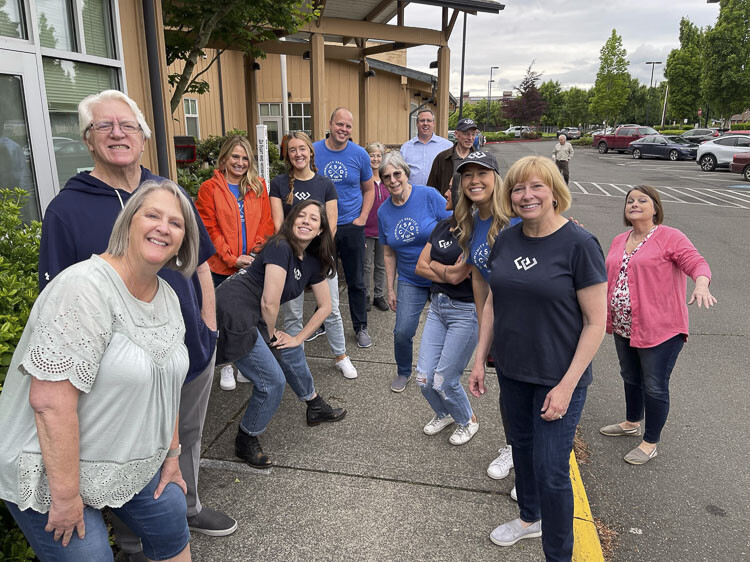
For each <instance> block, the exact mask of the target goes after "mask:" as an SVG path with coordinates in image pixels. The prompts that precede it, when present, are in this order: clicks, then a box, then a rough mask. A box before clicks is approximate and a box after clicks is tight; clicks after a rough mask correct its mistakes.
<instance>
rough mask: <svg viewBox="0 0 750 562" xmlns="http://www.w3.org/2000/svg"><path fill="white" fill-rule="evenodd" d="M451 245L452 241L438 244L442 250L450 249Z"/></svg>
mask: <svg viewBox="0 0 750 562" xmlns="http://www.w3.org/2000/svg"><path fill="white" fill-rule="evenodd" d="M452 245H453V240H440V241H439V242H438V246H440V247H441V248H442V249H443V250H445V249H446V248H450V247H451V246H452Z"/></svg>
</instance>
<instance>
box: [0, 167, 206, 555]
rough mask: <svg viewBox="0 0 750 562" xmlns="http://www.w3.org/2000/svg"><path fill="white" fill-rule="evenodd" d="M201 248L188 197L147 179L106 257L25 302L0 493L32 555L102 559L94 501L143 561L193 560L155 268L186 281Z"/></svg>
mask: <svg viewBox="0 0 750 562" xmlns="http://www.w3.org/2000/svg"><path fill="white" fill-rule="evenodd" d="M198 244H199V237H198V224H197V221H196V218H195V215H194V213H193V209H192V206H191V204H190V201H189V200H188V198H187V197H186V196H185V195H184V194H183V193H182V192H181V191H180V189H179V188H178V187H177V185H175V184H174V183H172V182H171V181H169V180H164V181H162V182H155V181H150V182H146V183H145V184H144V185H143V186H142V187H141V188H140V189H139V190H138V192H137V193H136V194H135V195H134V196H133V197H131V198H130V200H129V201H128V203H127V205H125V207H124V209H123V210H122V212H121V213H120V215H119V217H118V218H117V221H116V222H115V225H114V228H113V229H112V235H111V236H110V238H109V246H108V247H107V250H106V251H105V252H104V253H102V254H101V255H93V256H91V257H90V258H89V259H88V260H85V261H82V262H80V263H77V264H75V265H72V266H70V267H69V268H67V269H66V270H65V271H63V272H62V273H61V274H60V275H58V276H57V277H56V278H55V279H54V281H53V282H52V283H50V284H49V285H48V286H47V287H46V289H45V290H44V291H42V293H41V294H40V295H39V298H38V299H37V301H36V303H35V304H34V308H33V309H32V311H31V315H30V317H29V321H28V323H27V325H26V328H25V329H24V332H23V335H22V337H21V341H20V342H19V344H18V347H17V348H16V351H15V353H14V354H13V359H12V360H11V365H10V368H9V369H8V376H7V378H6V381H5V388H4V390H3V393H2V396H0V425H2V427H3V431H2V435H0V498H2V499H3V500H5V502H6V504H7V506H8V509H9V510H10V512H11V515H12V516H13V517H14V519H15V520H16V521H17V522H18V525H19V526H20V527H21V530H22V531H23V533H24V535H25V536H26V538H27V539H28V541H29V543H30V544H31V546H32V548H33V549H34V552H35V553H36V555H37V556H38V557H39V558H40V559H41V560H107V559H110V560H111V559H112V551H111V548H110V545H109V537H108V532H107V526H106V524H105V522H104V519H103V517H102V514H101V511H100V510H101V509H102V508H104V507H109V508H111V509H112V511H113V512H114V513H115V514H117V516H118V517H120V519H121V520H122V521H123V522H124V523H125V524H126V525H128V527H130V528H131V529H132V530H133V531H134V532H135V533H137V534H138V536H139V538H140V539H141V541H142V542H143V545H144V554H145V555H146V556H147V557H148V558H150V559H152V560H190V547H189V540H190V532H189V530H188V525H187V518H186V509H187V506H186V503H185V495H184V494H185V491H186V488H185V481H184V480H183V478H182V473H181V471H180V464H179V461H178V457H179V454H180V435H179V430H178V426H177V423H176V422H177V417H178V411H179V402H180V389H181V387H182V382H183V380H184V379H185V374H186V373H187V371H188V366H189V359H188V351H187V348H186V347H185V344H184V336H185V323H184V321H183V319H182V315H181V314H180V313H179V302H178V297H177V294H176V293H175V291H174V290H173V289H172V288H171V287H170V285H169V283H167V282H166V281H164V280H163V279H160V278H159V277H158V276H157V273H158V272H159V271H160V270H161V269H162V268H164V267H168V268H170V269H171V270H173V271H174V272H175V273H176V274H177V275H181V276H185V277H190V276H191V275H192V274H193V271H194V270H195V266H196V264H197V262H198Z"/></svg>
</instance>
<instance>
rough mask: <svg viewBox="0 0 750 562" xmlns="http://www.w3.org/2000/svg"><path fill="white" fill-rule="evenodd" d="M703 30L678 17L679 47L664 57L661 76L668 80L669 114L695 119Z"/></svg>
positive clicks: (700, 104)
mask: <svg viewBox="0 0 750 562" xmlns="http://www.w3.org/2000/svg"><path fill="white" fill-rule="evenodd" d="M702 43H703V30H702V29H701V28H699V27H698V26H696V25H695V24H694V23H692V22H691V21H690V20H689V19H688V18H682V19H681V20H680V48H679V49H673V50H672V51H671V52H670V53H669V56H668V57H667V65H666V67H665V69H664V76H665V77H666V78H667V81H668V82H669V116H670V118H672V119H674V120H676V121H679V122H680V123H682V121H683V119H687V120H688V121H689V122H695V121H696V119H697V117H698V108H699V107H701V106H702V105H703V104H702V102H701V99H702V98H701V88H700V84H701V75H702V73H703V59H702Z"/></svg>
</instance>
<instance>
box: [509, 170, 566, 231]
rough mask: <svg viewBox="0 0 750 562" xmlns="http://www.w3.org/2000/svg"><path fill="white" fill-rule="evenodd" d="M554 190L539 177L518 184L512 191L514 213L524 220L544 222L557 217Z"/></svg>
mask: <svg viewBox="0 0 750 562" xmlns="http://www.w3.org/2000/svg"><path fill="white" fill-rule="evenodd" d="M553 200H554V195H553V194H552V188H551V187H550V186H548V185H547V184H546V183H544V182H543V181H542V180H541V179H539V178H538V177H537V176H531V177H529V178H528V179H526V180H525V181H521V182H518V183H516V184H515V185H514V186H513V187H512V188H511V191H510V202H511V206H512V207H513V212H514V213H515V214H516V215H518V216H519V217H521V218H522V219H523V220H525V221H526V220H531V221H533V220H542V219H548V218H550V217H551V216H554V215H555V207H554V205H553Z"/></svg>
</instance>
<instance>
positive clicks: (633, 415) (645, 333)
mask: <svg viewBox="0 0 750 562" xmlns="http://www.w3.org/2000/svg"><path fill="white" fill-rule="evenodd" d="M624 218H625V226H632V227H633V228H632V230H628V231H627V232H623V233H622V234H620V235H619V236H616V237H615V239H614V240H613V241H612V245H611V246H610V248H609V254H608V255H607V260H606V265H607V303H608V305H609V306H608V308H607V332H608V333H610V334H611V333H613V332H614V338H615V348H616V349H617V357H618V358H619V360H620V374H621V375H622V378H623V381H624V383H625V411H626V421H624V422H621V423H615V424H612V425H608V426H605V427H602V428H601V429H600V430H599V431H600V432H601V433H602V434H604V435H608V436H627V435H641V420H643V419H644V412H645V424H644V425H645V431H644V432H643V440H642V441H641V443H640V445H638V447H636V448H635V449H633V450H632V451H630V452H629V453H628V454H627V455H625V462H628V463H630V464H645V463H647V462H648V461H649V460H651V459H652V458H654V457H655V456H656V454H657V452H656V446H657V443H659V437H660V435H661V430H662V428H663V427H664V424H665V423H666V421H667V414H668V413H669V376H670V374H671V373H672V369H673V368H674V365H675V362H676V361H677V356H678V355H679V353H680V351H681V350H682V346H683V344H684V343H685V341H686V340H687V335H688V309H687V305H686V304H685V301H686V292H687V280H686V276H687V275H689V276H690V277H691V278H692V279H693V280H694V281H695V289H693V294H692V295H691V296H690V301H689V302H688V303H687V304H693V303H697V304H698V307H701V306H705V307H706V308H708V307H710V306H711V305H713V304H716V299H715V298H714V297H713V295H712V294H711V292H710V291H709V290H708V285H709V283H710V282H711V269H710V268H709V267H708V264H707V263H706V260H705V259H703V256H701V255H700V254H699V253H698V250H696V249H695V247H694V246H693V244H692V243H691V242H690V240H688V238H687V236H685V235H684V234H683V233H682V232H680V231H679V230H677V229H676V228H671V227H669V226H665V225H663V224H661V223H662V220H663V219H664V211H663V208H662V204H661V199H660V197H659V193H658V192H657V191H656V189H654V188H653V187H650V186H647V185H641V186H638V187H636V188H633V189H631V190H630V191H628V193H627V195H626V196H625V211H624Z"/></svg>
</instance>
